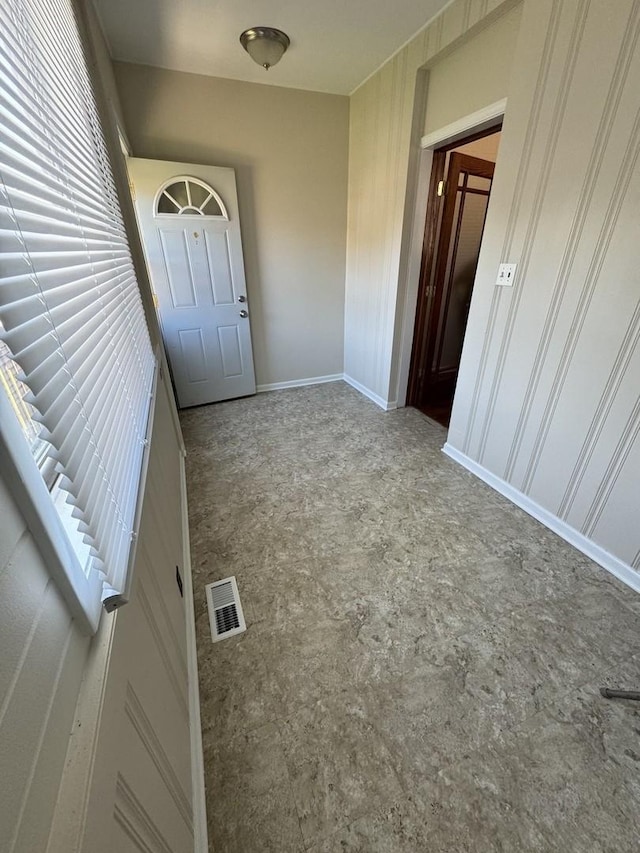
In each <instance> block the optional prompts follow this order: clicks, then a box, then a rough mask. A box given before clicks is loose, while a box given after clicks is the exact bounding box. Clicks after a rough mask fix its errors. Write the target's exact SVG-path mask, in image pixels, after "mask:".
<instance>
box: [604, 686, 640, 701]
mask: <svg viewBox="0 0 640 853" xmlns="http://www.w3.org/2000/svg"><path fill="white" fill-rule="evenodd" d="M600 693H601V694H602V695H603V696H604V698H605V699H635V700H636V701H637V702H640V691H638V690H611V689H610V688H609V687H601V688H600Z"/></svg>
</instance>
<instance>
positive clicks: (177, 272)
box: [158, 228, 197, 308]
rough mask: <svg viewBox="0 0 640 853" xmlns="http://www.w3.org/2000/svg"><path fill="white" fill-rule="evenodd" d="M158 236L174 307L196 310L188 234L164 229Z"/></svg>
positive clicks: (160, 230)
mask: <svg viewBox="0 0 640 853" xmlns="http://www.w3.org/2000/svg"><path fill="white" fill-rule="evenodd" d="M158 234H159V237H160V245H161V247H162V257H163V259H164V265H165V269H166V272H167V282H168V284H169V292H170V294H171V301H172V303H173V307H174V308H195V306H196V305H197V302H196V292H195V287H194V283H193V272H192V269H191V258H190V256H189V244H188V242H187V237H186V234H185V232H184V231H182V230H180V231H175V230H169V229H162V228H161V229H159V230H158Z"/></svg>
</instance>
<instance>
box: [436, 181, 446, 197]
mask: <svg viewBox="0 0 640 853" xmlns="http://www.w3.org/2000/svg"><path fill="white" fill-rule="evenodd" d="M446 191H447V182H446V181H438V190H437V194H438V196H443V195H444V194H445V193H446Z"/></svg>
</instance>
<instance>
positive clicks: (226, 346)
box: [218, 326, 242, 379]
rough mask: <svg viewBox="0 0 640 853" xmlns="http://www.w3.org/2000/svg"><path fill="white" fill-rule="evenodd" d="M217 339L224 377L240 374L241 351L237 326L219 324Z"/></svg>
mask: <svg viewBox="0 0 640 853" xmlns="http://www.w3.org/2000/svg"><path fill="white" fill-rule="evenodd" d="M218 340H219V342H220V355H221V357H222V372H223V374H224V377H225V379H228V378H230V377H232V376H242V351H241V349H240V334H239V332H238V327H237V326H220V327H219V328H218Z"/></svg>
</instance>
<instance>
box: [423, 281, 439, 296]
mask: <svg viewBox="0 0 640 853" xmlns="http://www.w3.org/2000/svg"><path fill="white" fill-rule="evenodd" d="M424 293H425V296H428V297H429V298H431V297H432V296H435V295H436V286H435V284H430V285H429V286H428V287H425V289H424Z"/></svg>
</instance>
